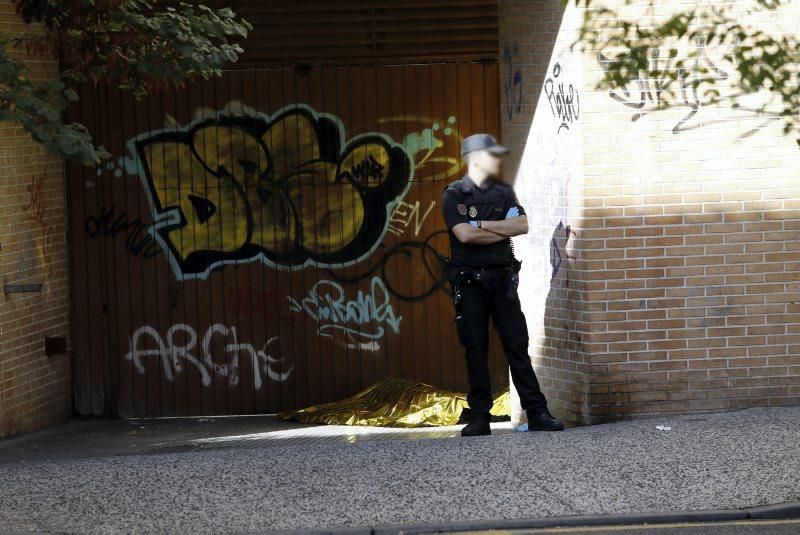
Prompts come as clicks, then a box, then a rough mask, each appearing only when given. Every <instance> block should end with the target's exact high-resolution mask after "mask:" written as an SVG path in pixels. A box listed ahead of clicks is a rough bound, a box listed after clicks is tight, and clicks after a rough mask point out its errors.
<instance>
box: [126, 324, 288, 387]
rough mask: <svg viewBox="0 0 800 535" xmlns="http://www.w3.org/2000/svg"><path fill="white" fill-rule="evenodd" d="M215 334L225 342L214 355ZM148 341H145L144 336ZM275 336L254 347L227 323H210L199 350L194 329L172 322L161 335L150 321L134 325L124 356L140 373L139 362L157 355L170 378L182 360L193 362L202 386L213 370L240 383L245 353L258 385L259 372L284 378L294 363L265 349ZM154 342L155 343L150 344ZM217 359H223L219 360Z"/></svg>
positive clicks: (275, 379)
mask: <svg viewBox="0 0 800 535" xmlns="http://www.w3.org/2000/svg"><path fill="white" fill-rule="evenodd" d="M215 336H218V337H222V340H223V341H224V342H225V345H224V351H223V352H222V353H223V354H222V355H220V356H217V358H215V355H214V352H213V350H212V348H211V343H212V340H213V338H214V337H215ZM148 338H149V339H150V340H151V344H150V345H148V344H146V343H145V340H147V339H148ZM277 340H278V339H277V337H272V338H270V339H269V340H267V342H266V343H265V344H264V345H263V347H262V348H261V349H258V350H257V349H256V348H255V347H253V345H252V344H248V343H242V342H240V341H239V339H238V335H237V332H236V327H226V326H225V325H222V324H220V323H214V324H213V325H211V326H210V327H209V328H208V329H207V330H206V332H205V334H204V335H203V340H202V343H201V346H200V352H199V354H198V351H197V332H196V331H195V330H194V329H193V328H192V327H190V326H188V325H185V324H183V323H179V324H176V325H173V326H172V327H170V328H169V330H167V332H166V335H165V336H164V337H163V338H162V337H161V334H159V332H158V331H157V330H156V329H154V328H153V327H151V326H149V325H143V326H141V327H139V328H138V329H136V331H135V332H134V333H133V336H131V340H130V351H129V352H128V354H127V355H125V358H126V359H128V360H130V361H131V362H133V365H134V366H135V367H136V370H137V371H138V372H139V373H142V374H143V373H145V366H144V363H143V362H142V359H143V358H146V357H157V358H158V359H160V360H161V363H162V366H163V367H164V377H165V378H166V379H167V380H168V381H170V382H172V381H173V380H174V377H175V374H176V373H181V372H182V371H183V370H184V363H187V364H190V365H192V366H194V367H195V368H196V369H197V371H198V372H200V378H201V380H202V382H203V385H204V386H209V385H210V384H211V382H212V374H213V375H215V376H218V377H226V378H227V379H228V384H229V385H231V386H235V385H238V384H239V377H240V372H239V356H240V355H242V354H244V355H245V356H246V357H247V358H249V359H250V365H251V366H252V368H253V386H254V387H255V388H256V389H259V388H261V385H262V373H263V374H264V375H266V376H267V378H269V379H271V380H273V381H279V382H280V381H285V380H286V379H288V378H289V376H290V375H291V374H292V370H293V367H292V366H291V365H287V364H285V360H286V358H285V357H276V356H273V355H270V354H269V353H267V350H268V349H269V346H270V345H272V344H273V343H274V342H277ZM152 344H155V347H151V346H152ZM220 360H222V361H223V362H222V363H220Z"/></svg>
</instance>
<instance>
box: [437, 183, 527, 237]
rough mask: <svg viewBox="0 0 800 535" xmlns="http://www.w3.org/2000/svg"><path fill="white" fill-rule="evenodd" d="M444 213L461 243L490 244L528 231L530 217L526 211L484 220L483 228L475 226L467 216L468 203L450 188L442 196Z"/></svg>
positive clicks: (450, 227) (446, 221)
mask: <svg viewBox="0 0 800 535" xmlns="http://www.w3.org/2000/svg"><path fill="white" fill-rule="evenodd" d="M442 213H443V215H444V220H445V223H446V224H447V228H449V229H451V230H452V231H453V234H454V235H455V237H456V238H458V241H460V242H461V243H471V244H475V245H488V244H490V243H497V242H499V241H503V240H505V239H507V238H509V237H512V236H519V235H520V234H526V233H527V232H528V218H527V216H526V215H525V214H524V212H523V213H522V214H521V215H519V216H518V217H511V218H509V219H505V220H503V221H482V222H481V227H483V228H476V227H474V226H473V225H472V224H470V220H469V218H468V217H467V209H466V205H465V204H462V203H460V200H459V198H458V196H457V195H456V194H455V193H453V192H451V191H449V190H447V191H445V193H444V197H443V198H442Z"/></svg>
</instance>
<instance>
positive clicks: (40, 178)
mask: <svg viewBox="0 0 800 535" xmlns="http://www.w3.org/2000/svg"><path fill="white" fill-rule="evenodd" d="M46 180H47V179H46V177H45V175H43V174H37V175H34V176H32V177H31V181H30V183H29V184H28V186H27V191H28V204H27V205H25V210H27V211H28V212H29V213H30V214H31V217H32V218H33V220H34V221H36V222H37V223H38V224H39V225H40V226H41V227H42V228H44V229H48V224H47V221H46V220H45V216H46V213H47V200H46V198H45V183H46Z"/></svg>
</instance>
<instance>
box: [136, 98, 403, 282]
mask: <svg viewBox="0 0 800 535" xmlns="http://www.w3.org/2000/svg"><path fill="white" fill-rule="evenodd" d="M341 131H342V129H341V128H340V125H338V124H337V123H335V122H334V121H333V120H332V119H331V118H329V117H327V116H318V115H317V114H316V113H315V112H313V110H310V109H309V108H306V107H296V108H293V109H291V110H288V111H285V112H283V113H281V114H279V116H278V117H277V118H276V119H275V120H268V118H265V117H264V116H258V117H248V116H238V117H232V116H217V117H214V118H211V119H206V120H202V121H200V122H199V123H198V124H196V125H190V127H187V129H185V130H180V129H169V130H166V131H159V132H156V133H153V134H148V135H145V136H140V137H139V138H137V139H136V140H135V144H136V147H137V148H138V152H139V155H140V158H141V160H142V161H143V163H144V166H143V167H144V169H143V171H144V176H143V179H144V181H145V183H146V185H147V187H148V188H149V191H150V194H151V202H152V203H153V208H154V212H155V216H156V217H155V219H156V220H159V218H162V217H164V216H165V215H169V216H170V217H169V218H168V219H167V220H166V221H167V222H166V223H161V224H157V228H158V229H159V234H160V236H161V239H162V241H163V242H164V244H165V245H166V246H167V248H168V249H169V252H170V253H171V254H172V256H173V257H174V259H175V261H176V262H175V264H174V265H175V266H176V270H177V271H178V275H179V276H204V275H207V274H208V272H209V270H210V269H211V268H213V267H214V266H215V265H219V264H224V263H240V262H243V261H252V260H254V259H256V258H260V259H262V260H266V261H267V262H268V263H269V262H271V263H275V264H284V265H288V266H292V265H303V264H304V263H306V262H309V261H312V262H316V263H318V264H326V263H330V264H338V265H341V264H342V263H345V262H348V261H353V260H356V259H358V258H359V257H360V256H362V255H363V254H365V253H368V251H369V250H370V249H371V248H372V247H373V246H374V245H375V243H376V242H377V241H378V240H379V239H380V237H381V236H382V235H383V233H384V232H385V229H386V224H387V217H388V216H387V208H386V207H387V205H388V204H389V203H394V202H395V201H396V200H397V198H398V196H399V195H401V194H402V193H403V192H404V191H405V188H406V187H407V183H408V180H409V178H410V173H411V170H410V162H409V159H408V156H407V155H406V153H405V151H404V150H403V149H402V148H400V147H399V146H396V145H394V144H393V143H392V142H391V140H389V139H388V138H386V137H385V136H381V135H377V134H372V135H365V136H359V137H358V138H356V139H354V140H353V141H351V142H350V143H349V144H348V145H346V146H342V145H343V140H342V139H340V137H341V134H340V132H341ZM367 222H369V223H370V224H369V225H367V224H366V223H367Z"/></svg>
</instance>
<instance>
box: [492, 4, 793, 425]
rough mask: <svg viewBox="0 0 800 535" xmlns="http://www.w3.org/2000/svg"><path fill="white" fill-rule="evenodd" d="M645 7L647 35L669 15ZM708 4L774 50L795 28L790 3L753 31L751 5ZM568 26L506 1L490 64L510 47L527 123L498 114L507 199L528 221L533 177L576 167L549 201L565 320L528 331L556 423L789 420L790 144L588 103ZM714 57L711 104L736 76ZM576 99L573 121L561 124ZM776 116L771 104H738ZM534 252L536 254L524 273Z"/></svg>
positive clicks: (730, 119) (690, 111)
mask: <svg viewBox="0 0 800 535" xmlns="http://www.w3.org/2000/svg"><path fill="white" fill-rule="evenodd" d="M646 3H647V2H645V1H644V0H642V1H641V2H639V5H638V6H637V5H634V6H632V7H630V8H628V9H629V11H628V12H627V14H628V15H632V16H634V17H637V18H638V19H639V20H642V21H647V20H648V17H654V18H653V20H656V19H657V18H658V17H663V16H666V15H667V14H668V13H669V10H670V9H674V8H675V6H676V3H672V2H662V4H661V5H659V6H657V8H656V13H655V14H654V15H651V14H649V13H648V12H646V11H645V9H644V7H643V6H644V4H646ZM716 3H718V4H720V5H722V4H725V7H726V9H727V10H728V12H730V13H735V14H738V15H739V16H740V17H741V19H742V21H744V22H753V23H755V24H757V26H758V28H759V29H762V30H765V31H769V32H772V33H780V32H783V31H792V32H797V31H798V27H800V7H798V6H797V4H796V3H794V4H793V5H792V6H790V7H789V8H788V9H787V10H785V11H784V12H782V13H780V14H771V15H769V16H760V17H759V19H758V20H755V19H752V18H750V19H748V17H749V15H748V14H747V13H746V9H747V7H748V5H747V4H748V2H741V1H740V2H730V1H727V2H722V1H717V2H716ZM687 5H688V4H686V3H680V6H683V7H686V6H687ZM579 18H580V14H579V13H577V12H575V10H571V9H568V10H567V11H566V12H565V11H564V10H563V8H561V6H560V2H558V1H541V2H539V1H537V2H530V1H526V2H514V1H501V46H510V47H511V49H512V51H513V49H514V47H516V49H517V50H518V51H520V52H521V53H520V55H519V57H520V58H521V64H522V68H521V69H520V71H521V72H522V76H521V78H522V84H521V85H522V91H521V94H522V97H521V101H522V106H521V107H520V108H519V109H520V112H519V113H518V114H514V113H512V114H510V115H509V114H504V116H503V119H504V124H503V137H504V140H505V142H506V143H509V144H510V145H512V146H513V147H514V148H515V149H517V152H518V154H521V159H520V160H519V161H520V162H521V163H520V164H519V167H518V168H515V166H514V165H513V164H512V166H511V171H512V172H514V173H515V175H516V176H517V181H518V183H520V184H523V187H527V188H533V189H534V190H535V188H537V187H538V188H540V190H539V195H538V196H537V195H531V196H528V197H527V203H526V207H527V208H528V211H529V212H533V211H536V210H537V209H538V210H540V211H543V212H549V211H550V210H551V206H552V205H553V202H554V201H553V195H554V194H553V193H552V191H551V190H548V189H546V188H545V189H541V188H542V182H543V180H542V178H543V177H544V178H546V176H547V173H544V172H542V169H547V168H548V166H549V168H550V169H551V170H557V169H558V168H560V167H561V166H562V164H563V163H564V162H562V160H561V155H562V154H563V153H565V152H566V153H568V154H569V161H568V162H567V167H568V169H569V173H568V174H565V175H564V176H565V177H567V178H568V179H569V181H568V186H564V188H563V189H565V190H566V194H560V195H561V197H562V198H564V199H566V201H567V209H566V213H567V219H568V223H569V225H570V228H571V231H572V232H574V233H575V234H574V235H573V236H572V237H571V238H570V240H569V243H568V244H567V245H566V251H567V252H568V253H569V256H571V257H572V258H571V259H570V260H569V261H568V262H566V263H564V264H562V267H561V270H560V272H559V274H558V276H557V277H556V279H555V280H554V281H553V286H554V288H553V289H551V290H550V292H549V293H550V294H551V295H554V296H560V297H556V298H555V299H554V300H553V302H554V303H557V304H558V306H555V307H546V308H545V310H544V312H543V317H541V318H538V319H537V320H536V321H535V322H533V323H534V325H530V326H529V329H530V330H531V331H532V332H538V331H542V326H545V328H544V330H543V332H544V336H543V338H540V339H539V341H538V342H537V343H536V344H532V349H531V352H532V354H533V355H534V361H535V362H536V363H537V364H539V365H540V366H541V367H542V370H541V372H540V373H541V375H542V376H544V381H543V382H545V383H546V384H547V385H548V387H549V388H550V392H549V394H550V395H551V397H553V398H555V399H557V400H559V402H558V403H556V408H557V409H560V410H562V411H564V412H562V414H561V415H562V416H566V417H568V418H570V419H573V420H576V421H581V422H585V423H591V422H599V421H604V420H609V419H615V418H623V417H632V416H642V415H658V414H665V413H675V412H696V411H708V410H725V409H736V408H742V407H753V406H772V405H787V404H796V403H798V402H800V358H799V357H798V356H797V353H798V349H800V292H798V290H800V241H799V239H800V154H799V153H798V148H797V145H796V143H795V140H794V139H792V138H787V137H785V136H784V135H783V133H782V124H781V122H780V120H774V121H770V120H769V119H770V117H769V116H760V117H758V116H754V115H753V114H749V113H747V112H745V111H743V110H741V109H736V108H734V107H733V106H732V105H730V103H729V102H726V101H723V103H722V104H709V103H707V102H705V101H704V99H703V98H702V96H701V97H699V98H695V97H694V95H692V94H689V95H688V97H687V98H685V99H681V98H679V99H678V100H677V101H676V102H674V103H673V106H672V107H671V108H668V109H665V108H664V107H663V106H659V102H658V98H657V96H656V97H651V96H650V94H648V93H646V92H645V93H643V92H642V91H641V86H640V84H641V85H644V84H645V83H648V82H647V81H645V80H642V81H641V82H640V84H636V85H634V86H632V87H629V88H628V91H627V92H626V91H625V90H624V88H616V89H615V90H614V91H613V94H610V93H609V92H608V91H598V90H596V85H595V84H596V81H597V80H598V79H599V77H600V76H601V73H602V67H601V65H600V63H599V62H598V59H597V57H596V56H595V55H593V54H591V55H590V54H580V53H578V52H570V51H569V50H568V44H569V42H571V39H570V36H571V35H574V21H575V20H576V19H579ZM673 46H674V47H675V48H679V53H681V49H680V47H681V46H683V47H685V46H694V45H692V44H689V43H684V44H680V43H677V44H671V43H665V47H664V49H663V51H662V52H665V51H666V50H667V49H668V48H671V47H673ZM682 50H684V51H685V48H684V49H682ZM501 52H502V51H501ZM723 52H724V51H722V50H715V49H714V48H713V47H711V46H709V47H707V48H706V50H705V54H706V58H707V61H708V63H706V67H709V66H711V65H713V66H714V67H715V68H717V69H719V71H718V72H719V73H720V78H725V79H724V80H723V79H721V80H720V82H719V88H720V91H721V93H722V94H723V95H730V94H732V93H733V91H734V88H733V86H732V82H733V81H735V76H736V70H735V66H732V65H727V64H725V63H724V62H723V61H722V59H721V58H722V54H723ZM576 55H577V56H578V57H577V58H576V57H575V56H576ZM608 55H611V56H613V52H608ZM664 56H665V53H662V57H664ZM509 57H511V58H512V59H513V57H514V55H513V53H512V54H511V55H510V56H509V55H504V56H503V58H502V59H503V66H504V69H505V70H504V72H505V73H508V72H509V71H508V64H509V60H508V58H509ZM555 62H558V63H559V66H560V70H559V71H558V74H559V76H558V77H554V74H555V73H554V71H553V67H554V63H555ZM576 71H577V72H576ZM511 72H512V73H513V69H512V71H511ZM689 74H690V76H691V70H690V73H689ZM548 78H550V79H553V80H554V81H556V83H555V84H554V85H548V82H547V80H548ZM645 78H646V76H645ZM510 79H511V80H512V82H513V74H512V77H511V78H510ZM506 80H509V78H508V76H506ZM562 81H563V82H564V85H563V88H564V90H563V91H561V87H562V86H561V85H559V84H560V83H561V82H562ZM649 83H652V80H651V81H650V82H649ZM570 84H571V85H572V89H573V91H574V93H571V92H570ZM501 89H502V88H501ZM501 94H502V98H503V99H504V101H503V107H504V110H507V109H508V105H509V102H511V104H512V106H511V109H512V111H513V110H516V109H517V107H516V104H515V102H516V101H513V100H511V99H513V98H516V95H515V94H512V93H506V92H502V93H501ZM548 94H549V96H548ZM574 94H579V103H580V104H579V113H578V119H577V120H576V121H575V122H574V123H570V122H569V119H570V117H571V116H570V113H572V112H574V111H576V109H574V108H576V106H575V105H574V101H575V100H576V99H575V98H573V99H572V104H569V103H570V98H571V96H572V95H574ZM509 95H510V96H509ZM769 98H770V95H769V93H768V92H767V91H764V92H762V93H759V94H755V95H749V96H747V97H746V100H745V103H747V104H749V105H755V106H757V105H759V104H760V103H762V102H768V100H769ZM551 102H555V103H556V104H560V107H559V106H556V107H555V108H551V107H550V106H549V104H550V103H551ZM643 111H644V112H646V113H644V114H642V112H643ZM565 121H566V123H567V126H568V127H569V130H568V131H567V130H563V129H562V131H561V132H560V133H558V134H557V135H556V136H555V137H554V138H553V139H554V140H555V143H554V144H552V143H551V144H550V145H549V146H546V145H543V144H542V143H540V142H539V140H541V139H542V138H544V139H550V138H549V137H548V136H549V134H548V129H549V131H552V126H553V124H562V123H564V122H565ZM565 146H566V148H565ZM554 155H555V156H554ZM553 172H555V171H553ZM544 182H546V181H544ZM553 221H554V219H553ZM542 251H543V248H539V249H535V248H533V249H531V250H530V251H529V252H528V254H527V257H526V258H524V260H529V259H530V257H531V255H532V254H533V255H534V258H535V255H536V254H541V252H542ZM534 262H535V260H534ZM562 277H563V279H562ZM567 280H568V281H569V285H567V284H566V281H567ZM578 281H579V282H578ZM532 295H534V296H535V295H536V294H535V292H534V293H533V294H532ZM536 306H539V305H538V304H537V305H536ZM537 313H538V314H539V315H540V316H542V313H541V312H537V311H535V310H534V311H532V312H529V313H528V315H529V318H530V317H531V316H535V314H537ZM570 366H572V367H570ZM561 400H564V401H566V400H570V403H565V402H562V401H561Z"/></svg>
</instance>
